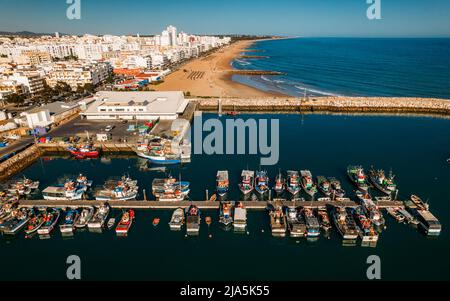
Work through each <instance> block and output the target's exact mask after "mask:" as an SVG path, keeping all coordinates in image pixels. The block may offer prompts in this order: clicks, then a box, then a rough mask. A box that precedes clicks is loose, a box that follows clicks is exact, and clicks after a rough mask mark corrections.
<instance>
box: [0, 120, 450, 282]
mask: <svg viewBox="0 0 450 301" xmlns="http://www.w3.org/2000/svg"><path fill="white" fill-rule="evenodd" d="M206 116H210V117H212V116H214V115H206ZM239 117H240V118H244V119H246V118H279V119H280V161H279V164H278V165H277V166H273V167H270V168H268V171H269V174H270V176H271V178H272V180H273V178H274V176H275V175H276V173H277V172H278V169H279V168H281V169H282V170H286V169H297V170H299V169H304V168H308V169H311V171H312V172H313V174H314V175H315V176H316V175H320V174H322V175H326V176H335V177H338V178H339V179H341V181H342V183H343V184H344V187H345V189H346V190H347V192H349V193H350V194H351V191H352V187H351V185H350V184H349V183H348V181H347V180H346V174H345V168H346V166H347V165H348V164H354V163H357V164H362V165H364V166H365V167H366V168H369V167H370V166H371V165H374V166H376V167H378V168H384V169H390V168H392V169H393V170H394V172H395V174H396V175H397V181H398V185H399V188H400V196H401V197H407V196H409V194H411V193H415V194H418V195H420V196H422V197H423V198H424V199H429V200H430V204H431V210H432V211H433V213H434V214H435V215H436V216H437V217H438V218H439V219H440V221H441V223H442V224H443V231H442V233H441V235H440V237H438V238H437V239H428V238H426V237H424V236H422V235H421V234H420V233H418V232H417V231H416V230H415V229H413V228H411V227H409V226H406V225H400V224H397V223H396V222H394V221H393V220H392V219H391V218H390V217H389V216H386V219H387V230H386V231H384V232H383V234H382V235H381V237H380V240H379V242H378V244H377V246H376V247H375V248H363V247H361V246H355V247H345V246H342V243H341V239H340V237H339V236H338V235H337V233H332V236H331V238H330V239H325V238H324V237H320V239H319V240H318V241H315V242H309V241H306V240H300V241H298V242H297V241H295V240H292V239H289V238H285V239H282V238H273V237H272V236H271V234H270V230H269V224H268V217H267V214H266V213H265V212H263V211H259V212H258V211H252V212H250V213H249V216H248V218H249V221H248V233H247V234H236V233H233V232H232V231H229V232H227V231H224V230H223V229H221V228H220V227H219V225H218V223H217V222H216V221H217V219H218V212H214V211H204V212H203V214H204V216H205V215H210V216H212V217H213V221H215V223H213V225H212V226H211V228H210V229H208V227H207V226H206V224H203V225H202V228H201V231H200V236H199V237H198V238H185V233H184V232H171V231H170V230H169V227H168V225H167V222H168V221H169V219H170V215H171V212H170V211H163V210H161V211H138V212H137V216H136V223H135V224H134V225H133V227H132V229H131V231H130V233H129V235H128V237H126V238H121V237H116V235H115V233H114V232H113V231H106V232H103V233H101V234H100V233H90V232H88V231H84V232H77V233H76V234H75V235H74V237H72V238H62V237H61V235H60V233H59V231H55V232H54V233H53V235H52V237H51V238H50V239H46V240H41V239H39V238H38V237H33V238H31V239H25V238H24V235H23V233H21V234H19V235H18V236H17V237H15V238H12V239H7V238H5V237H4V238H2V239H0V257H1V258H2V273H1V274H0V279H1V280H43V279H49V280H64V279H66V268H67V265H66V264H65V260H66V258H67V256H69V255H72V254H74V255H78V256H80V258H81V261H82V263H81V264H82V279H84V280H122V279H127V280H134V279H135V280H364V279H366V278H365V277H366V276H365V275H366V268H367V264H366V263H365V262H366V258H367V256H369V255H379V256H380V257H381V264H382V278H383V279H385V280H450V276H448V274H447V272H446V271H447V270H449V269H450V263H449V261H448V256H447V255H448V254H449V251H450V235H449V231H447V225H449V224H450V215H449V212H450V202H449V199H448V198H449V189H450V188H449V187H450V186H449V183H450V165H448V164H447V163H446V162H445V159H446V158H447V157H448V156H450V139H449V137H450V120H448V119H438V118H428V117H388V116H347V115H341V116H339V115H305V116H301V115H241V116H239ZM224 118H225V117H224ZM142 163H145V162H144V161H142V160H140V159H138V158H136V157H130V158H114V157H106V158H102V159H98V160H90V161H76V160H68V159H65V158H57V157H53V158H42V159H40V160H39V161H37V162H36V163H35V164H34V165H32V166H31V167H29V168H28V169H27V170H25V171H24V172H23V174H25V175H27V176H28V177H30V178H36V179H40V180H41V187H42V188H43V187H46V186H48V185H51V184H53V183H55V181H56V180H57V179H58V178H59V177H61V176H62V175H64V174H75V173H78V172H83V173H86V174H87V175H88V176H89V177H90V178H92V179H93V180H94V181H95V184H97V185H101V184H102V183H103V182H104V181H105V180H106V179H107V178H109V177H110V176H112V175H117V176H120V175H121V174H123V173H129V174H130V176H131V177H133V178H136V179H137V180H139V185H140V187H141V189H142V188H145V189H146V190H147V194H148V195H149V194H150V193H149V192H150V191H151V181H152V179H153V178H154V177H157V176H161V175H162V174H158V173H155V172H148V171H140V170H139V169H138V166H139V165H140V164H142ZM247 166H248V167H249V168H252V169H257V168H258V167H259V157H258V156H199V155H195V156H193V158H192V163H190V164H188V165H185V166H183V167H182V168H181V172H182V178H183V179H184V180H189V181H191V183H192V184H191V186H192V191H191V194H190V196H191V198H192V199H195V200H199V199H204V196H205V189H209V190H210V191H213V190H214V186H215V174H216V171H217V170H218V169H228V170H229V172H230V178H231V188H232V191H231V192H230V197H231V198H233V199H235V198H237V197H238V196H239V193H238V190H237V183H238V181H239V175H240V171H241V170H242V169H243V168H246V167H247ZM171 172H172V175H174V176H177V175H178V174H179V172H180V170H179V168H178V167H171ZM141 196H142V191H141ZM352 197H353V196H352ZM118 213H119V212H116V214H118ZM156 216H158V217H160V218H161V223H160V225H159V226H158V227H156V228H155V227H153V226H152V224H151V222H152V219H153V217H156ZM262 230H264V232H262ZM209 234H211V235H212V238H209V237H208V236H209Z"/></svg>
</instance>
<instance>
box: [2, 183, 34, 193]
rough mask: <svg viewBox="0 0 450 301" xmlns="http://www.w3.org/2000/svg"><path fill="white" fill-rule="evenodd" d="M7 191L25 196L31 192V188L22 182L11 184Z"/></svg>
mask: <svg viewBox="0 0 450 301" xmlns="http://www.w3.org/2000/svg"><path fill="white" fill-rule="evenodd" d="M7 191H8V192H9V193H11V194H14V195H19V196H25V195H29V194H30V193H31V188H30V187H27V186H25V185H23V184H22V183H21V182H15V183H12V184H10V186H9V187H8V189H7Z"/></svg>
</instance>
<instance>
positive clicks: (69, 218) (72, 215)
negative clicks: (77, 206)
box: [59, 210, 79, 233]
mask: <svg viewBox="0 0 450 301" xmlns="http://www.w3.org/2000/svg"><path fill="white" fill-rule="evenodd" d="M78 217H79V213H78V210H69V211H67V213H66V216H65V218H64V221H63V222H62V224H60V225H59V230H60V231H61V233H72V232H73V229H74V227H75V223H76V221H77V220H78Z"/></svg>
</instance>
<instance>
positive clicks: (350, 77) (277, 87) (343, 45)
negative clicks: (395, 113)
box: [232, 38, 450, 99]
mask: <svg viewBox="0 0 450 301" xmlns="http://www.w3.org/2000/svg"><path fill="white" fill-rule="evenodd" d="M251 49H255V50H258V52H246V53H244V54H246V55H256V56H268V57H269V58H262V59H236V60H234V61H233V62H232V66H233V67H234V68H236V69H251V70H270V71H279V72H283V73H287V75H282V76H267V75H264V76H250V77H249V76H239V75H234V76H233V80H234V81H237V82H240V83H243V84H246V85H249V86H252V87H255V88H258V89H260V90H263V91H276V92H280V93H283V94H287V95H292V96H303V95H304V93H305V90H306V93H307V95H317V96H336V95H341V96H411V97H435V98H445V99H450V39H448V38H429V39H419V38H418V39H413V38H295V39H285V40H268V41H259V42H256V43H255V44H254V45H253V46H251Z"/></svg>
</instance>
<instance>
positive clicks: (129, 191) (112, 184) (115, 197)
mask: <svg viewBox="0 0 450 301" xmlns="http://www.w3.org/2000/svg"><path fill="white" fill-rule="evenodd" d="M138 190H139V187H138V186H137V181H135V180H131V179H130V178H127V177H122V178H121V180H119V181H108V182H107V183H106V184H105V185H104V189H102V190H100V191H98V192H97V193H96V194H95V199H96V200H97V201H103V202H108V201H128V200H134V199H135V198H136V197H137V194H138Z"/></svg>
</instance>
